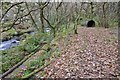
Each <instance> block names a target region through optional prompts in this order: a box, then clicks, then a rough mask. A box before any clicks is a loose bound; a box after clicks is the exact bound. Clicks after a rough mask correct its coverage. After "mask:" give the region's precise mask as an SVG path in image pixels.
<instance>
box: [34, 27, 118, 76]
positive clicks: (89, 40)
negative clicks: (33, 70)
mask: <svg viewBox="0 0 120 80" xmlns="http://www.w3.org/2000/svg"><path fill="white" fill-rule="evenodd" d="M117 32H118V31H117V30H116V29H115V30H114V29H105V28H86V27H79V28H78V34H77V35H72V36H71V37H70V44H68V45H67V46H66V47H65V48H63V50H62V54H61V56H60V57H59V58H57V59H56V60H55V61H54V62H53V63H52V64H50V65H49V66H48V67H46V68H45V69H44V72H45V74H46V75H45V76H43V77H56V78H64V77H68V78H77V77H80V78H98V77H99V78H110V77H111V78H115V77H117V76H116V75H118V70H117V68H118V67H119V65H118V64H117V60H118V47H117V46H118V33H117ZM61 43H62V42H61ZM39 74H40V72H39V73H37V74H36V76H37V75H39Z"/></svg>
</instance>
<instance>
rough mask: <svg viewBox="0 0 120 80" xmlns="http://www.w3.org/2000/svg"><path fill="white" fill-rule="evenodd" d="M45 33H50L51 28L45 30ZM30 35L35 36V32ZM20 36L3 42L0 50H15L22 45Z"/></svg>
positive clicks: (0, 44) (0, 43)
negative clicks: (14, 48)
mask: <svg viewBox="0 0 120 80" xmlns="http://www.w3.org/2000/svg"><path fill="white" fill-rule="evenodd" d="M45 31H46V32H49V31H50V28H45ZM28 34H30V35H34V34H35V32H34V31H31V32H29V33H28ZM19 38H20V37H19V36H17V37H16V38H12V39H10V40H8V41H3V42H0V50H7V49H10V48H13V47H15V46H18V45H19V44H20V40H19Z"/></svg>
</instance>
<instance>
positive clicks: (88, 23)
mask: <svg viewBox="0 0 120 80" xmlns="http://www.w3.org/2000/svg"><path fill="white" fill-rule="evenodd" d="M87 27H95V21H93V20H90V21H88V22H87Z"/></svg>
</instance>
